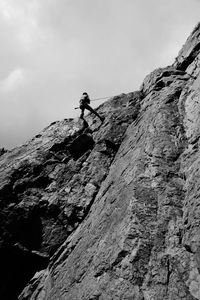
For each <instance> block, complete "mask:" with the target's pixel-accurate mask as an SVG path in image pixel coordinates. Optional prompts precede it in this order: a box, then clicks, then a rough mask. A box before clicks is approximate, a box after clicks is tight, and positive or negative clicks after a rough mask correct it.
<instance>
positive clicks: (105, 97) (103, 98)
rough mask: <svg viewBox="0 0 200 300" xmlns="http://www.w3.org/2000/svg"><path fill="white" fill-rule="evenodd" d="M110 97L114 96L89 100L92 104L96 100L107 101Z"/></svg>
mask: <svg viewBox="0 0 200 300" xmlns="http://www.w3.org/2000/svg"><path fill="white" fill-rule="evenodd" d="M112 97H114V96H108V97H103V98H96V99H91V100H90V101H91V102H93V101H98V100H103V99H108V98H112Z"/></svg>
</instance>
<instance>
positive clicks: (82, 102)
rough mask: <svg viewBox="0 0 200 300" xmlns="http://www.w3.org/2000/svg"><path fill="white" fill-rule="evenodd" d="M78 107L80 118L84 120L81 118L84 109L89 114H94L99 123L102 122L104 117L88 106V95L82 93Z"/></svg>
mask: <svg viewBox="0 0 200 300" xmlns="http://www.w3.org/2000/svg"><path fill="white" fill-rule="evenodd" d="M79 103H80V105H79V108H80V109H81V115H80V118H81V119H83V120H84V118H83V116H84V111H85V109H87V110H89V111H90V112H91V113H93V114H95V115H96V116H97V117H98V118H99V119H100V120H101V122H103V121H104V117H101V116H100V115H99V114H98V113H97V112H96V111H95V110H94V109H93V108H92V107H91V106H90V105H89V104H90V98H89V96H88V94H87V93H86V92H85V93H83V95H82V97H81V99H80V102H79Z"/></svg>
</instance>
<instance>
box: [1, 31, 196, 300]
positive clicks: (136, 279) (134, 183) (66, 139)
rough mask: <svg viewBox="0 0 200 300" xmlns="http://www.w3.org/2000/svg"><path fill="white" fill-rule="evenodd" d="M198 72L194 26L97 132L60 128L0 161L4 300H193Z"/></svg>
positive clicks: (115, 105) (67, 123)
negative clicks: (168, 61)
mask: <svg viewBox="0 0 200 300" xmlns="http://www.w3.org/2000/svg"><path fill="white" fill-rule="evenodd" d="M199 72H200V25H197V27H196V28H195V29H194V31H193V32H192V34H191V36H190V37H189V38H188V40H187V41H186V44H185V45H184V46H183V48H182V50H181V51H180V53H179V55H178V57H177V59H176V61H175V63H174V64H173V65H172V66H170V67H167V68H162V69H157V70H155V71H154V72H152V73H151V74H150V75H148V76H147V77H146V78H145V80H144V82H143V84H142V86H141V89H140V91H137V92H134V93H129V94H126V95H125V94H122V95H119V96H116V97H114V98H113V99H110V100H109V101H108V102H106V103H104V104H103V105H101V106H100V107H99V108H98V112H99V113H100V114H101V115H104V116H105V117H106V118H105V121H104V123H103V124H102V125H101V124H100V121H99V120H98V119H97V118H96V117H94V116H93V115H91V114H89V115H88V116H87V117H86V120H87V122H88V124H89V127H86V125H87V124H86V123H84V122H82V121H80V120H79V121H78V120H64V121H60V122H55V123H53V124H51V125H50V126H49V127H48V128H46V129H44V131H43V132H41V133H40V134H39V135H37V136H36V137H35V138H33V139H32V140H31V141H30V142H28V143H27V144H25V145H23V146H21V147H19V148H16V149H14V150H13V151H10V152H7V153H4V154H3V155H2V156H0V170H1V172H0V206H1V212H0V214H1V217H0V223H1V227H0V228H1V231H0V233H1V234H0V253H1V255H0V261H1V275H0V279H1V280H0V282H1V284H0V299H9V300H10V299H11V300H12V299H13V300H14V299H20V300H25V299H31V300H50V299H51V300H98V299H99V300H112V299H124V300H133V299H135V300H161V299H164V300H167V299H170V300H179V299H181V300H183V299H185V300H192V299H200V205H199V203H200V196H199V195H200V181H199V180H200V150H199V147H200V139H199V138H200V74H199ZM31 278H32V279H31ZM28 281H29V283H28ZM22 289H23V291H22ZM19 294H20V295H19Z"/></svg>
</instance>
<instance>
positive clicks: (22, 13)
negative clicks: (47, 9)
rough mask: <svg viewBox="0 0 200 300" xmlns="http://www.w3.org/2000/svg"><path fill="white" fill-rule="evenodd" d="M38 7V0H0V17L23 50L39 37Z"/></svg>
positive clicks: (28, 48) (26, 49) (28, 47)
mask: <svg viewBox="0 0 200 300" xmlns="http://www.w3.org/2000/svg"><path fill="white" fill-rule="evenodd" d="M39 10H40V5H39V1H38V0H28V1H27V0H18V1H16V0H0V15H1V17H2V20H4V22H5V23H6V24H7V25H8V26H9V28H10V30H12V31H13V34H15V35H16V38H17V40H18V42H19V43H20V45H21V47H22V49H23V50H25V51H28V50H30V48H31V45H32V43H33V42H34V40H35V39H37V38H38V37H41V36H42V34H41V33H40V30H39V27H38V15H39Z"/></svg>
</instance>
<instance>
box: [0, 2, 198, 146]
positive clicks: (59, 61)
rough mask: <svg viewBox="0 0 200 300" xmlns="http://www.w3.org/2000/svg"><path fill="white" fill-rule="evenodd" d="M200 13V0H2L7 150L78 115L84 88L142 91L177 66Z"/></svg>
mask: <svg viewBox="0 0 200 300" xmlns="http://www.w3.org/2000/svg"><path fill="white" fill-rule="evenodd" d="M199 12H200V1H199V0H0V26H1V30H0V45H1V47H0V66H1V68H0V103H1V109H0V147H6V148H11V147H14V146H16V145H20V144H22V143H24V142H25V141H26V140H27V139H29V138H32V137H33V136H34V135H35V134H37V133H38V132H39V131H41V130H42V129H43V128H44V127H45V126H47V125H49V123H51V122H53V121H55V120H61V119H63V118H68V117H77V116H78V115H79V112H78V110H74V107H75V106H77V105H78V101H79V98H80V95H81V94H82V92H84V91H87V92H88V93H89V95H90V96H91V98H99V97H105V96H112V95H117V94H120V93H126V92H131V91H134V90H137V89H138V88H139V86H140V85H141V83H142V81H143V79H144V77H145V76H146V75H147V74H148V73H149V72H151V71H153V69H155V68H157V67H164V66H167V65H169V64H171V63H173V61H174V58H175V56H176V55H177V53H178V51H179V50H180V48H181V47H182V45H183V44H184V43H185V40H186V38H187V37H188V35H189V34H190V33H191V31H192V30H193V28H194V26H195V25H196V24H197V23H198V22H199V21H200V16H199ZM100 103H101V102H99V103H98V104H100ZM96 104H97V102H95V105H96Z"/></svg>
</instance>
